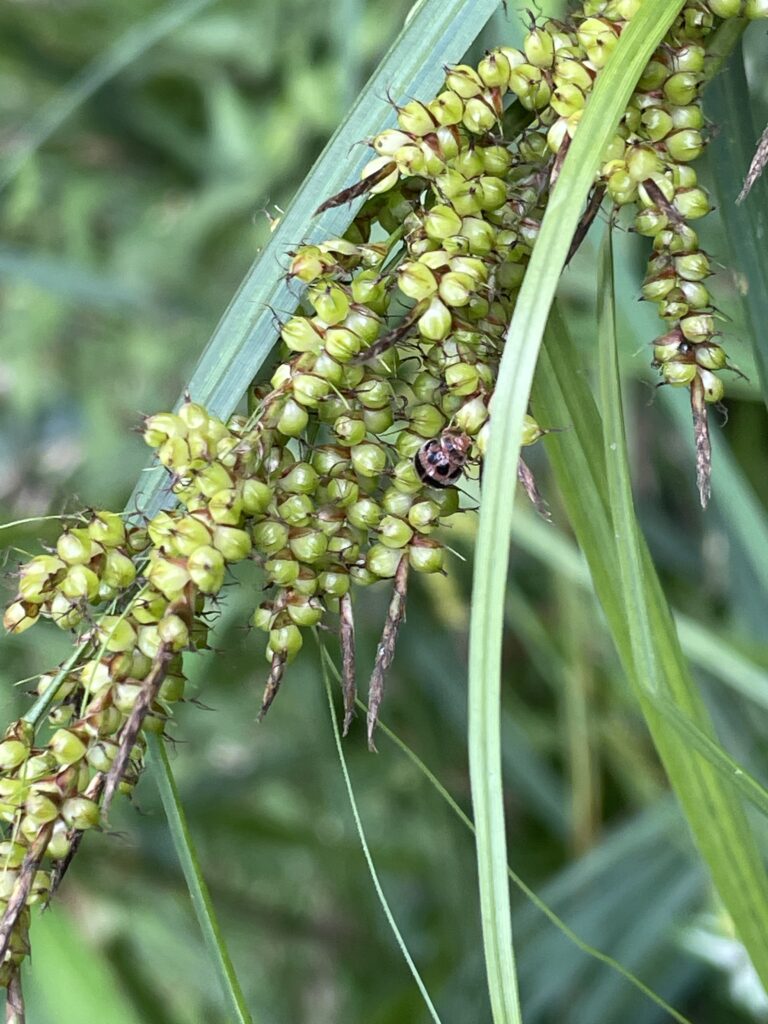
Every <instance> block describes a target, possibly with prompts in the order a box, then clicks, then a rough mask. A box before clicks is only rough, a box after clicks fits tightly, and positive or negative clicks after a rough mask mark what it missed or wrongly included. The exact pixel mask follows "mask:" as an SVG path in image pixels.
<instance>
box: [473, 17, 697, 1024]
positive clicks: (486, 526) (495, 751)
mask: <svg viewBox="0 0 768 1024" xmlns="http://www.w3.org/2000/svg"><path fill="white" fill-rule="evenodd" d="M681 7H682V0H675V2H672V3H670V2H669V0H646V2H645V3H644V4H643V5H642V7H641V8H640V10H639V11H638V13H637V14H636V15H635V16H634V17H633V18H632V20H631V21H630V23H629V25H628V26H627V28H626V29H625V30H624V32H622V35H621V37H620V39H619V42H618V44H617V46H616V49H615V51H614V53H613V55H612V57H611V59H610V60H609V62H608V65H607V67H606V68H605V69H604V70H603V71H602V72H601V74H600V75H599V76H598V78H597V81H596V83H595V88H594V90H593V92H592V94H591V96H590V99H589V102H588V104H587V107H586V110H585V113H584V118H583V120H582V122H581V124H580V125H579V130H578V132H577V133H576V135H575V137H574V139H573V141H572V143H571V146H570V149H569V152H568V155H567V157H566V159H565V162H564V164H563V168H562V171H561V174H560V177H559V179H558V182H557V185H556V186H555V188H554V190H553V193H552V196H551V198H550V201H549V204H548V207H547V212H546V214H545V216H544V220H543V222H542V226H541V231H540V234H539V238H538V240H537V243H536V246H535V248H534V251H533V255H532V258H531V262H530V265H529V267H528V271H527V273H526V275H525V279H524V281H523V285H522V288H521V290H520V296H519V299H518V302H517V306H516V309H515V314H514V317H513V319H512V323H511V324H510V328H509V331H508V334H507V340H506V344H505V347H504V356H503V358H502V361H501V367H500V371H499V379H498V382H497V385H496V391H495V395H494V410H495V412H494V416H493V421H492V430H491V437H490V442H489V446H488V452H487V456H486V458H485V462H484V474H483V500H482V504H481V508H480V523H479V528H478V537H477V547H476V552H475V568H474V582H473V589H472V619H471V624H470V664H469V759H470V775H471V782H472V801H473V806H474V811H475V824H476V827H477V862H478V876H479V886H480V905H481V913H482V922H483V943H484V947H485V959H486V969H487V972H488V985H489V990H490V994H491V1007H492V1012H493V1019H494V1022H495V1024H517V1022H519V1021H520V1019H521V1017H520V1006H519V999H518V994H517V984H516V980H515V960H514V952H513V948H512V928H511V922H510V916H509V884H508V879H507V873H506V864H507V850H506V835H505V826H504V802H503V790H502V777H501V747H500V732H499V724H500V719H499V702H500V696H501V638H502V632H503V608H504V588H505V583H506V575H507V562H508V558H509V548H510V529H511V526H512V517H513V496H512V489H511V488H510V480H514V479H515V475H516V467H517V461H518V458H519V454H520V436H521V431H522V424H523V416H524V415H525V411H526V407H527V405H528V397H529V392H530V388H531V382H532V380H533V373H534V369H535V366H536V360H537V357H538V353H539V347H540V345H541V339H542V336H543V333H544V328H545V326H546V322H547V316H548V313H549V309H550V306H551V305H552V301H553V299H554V296H555V290H556V288H557V282H558V280H559V277H560V273H561V272H562V269H563V266H564V265H565V261H566V258H567V255H568V249H569V247H570V243H571V239H572V238H573V235H574V232H575V231H576V228H577V225H578V222H579V217H580V215H581V211H582V207H583V204H584V202H585V200H586V197H587V194H588V192H589V190H590V188H591V186H592V183H593V182H594V179H595V174H596V173H597V170H598V168H599V165H600V160H601V157H602V154H603V153H604V152H605V149H606V147H607V145H608V144H609V142H610V140H611V138H612V136H613V133H614V131H615V129H616V126H617V124H618V122H619V120H620V118H621V115H622V114H623V112H624V110H625V108H626V104H627V102H628V101H629V98H630V96H631V95H632V91H633V89H634V87H635V85H636V83H637V80H638V79H639V77H640V75H641V73H642V71H643V68H644V67H645V65H646V64H647V62H648V60H649V59H650V57H651V55H652V54H653V51H654V50H655V49H656V47H657V45H658V44H659V43H660V42H661V40H662V39H663V37H664V35H665V34H666V32H667V29H668V28H669V26H670V25H671V24H672V21H673V20H674V18H675V16H676V14H677V12H678V11H679V10H680V8H681ZM543 422H546V420H544V421H543Z"/></svg>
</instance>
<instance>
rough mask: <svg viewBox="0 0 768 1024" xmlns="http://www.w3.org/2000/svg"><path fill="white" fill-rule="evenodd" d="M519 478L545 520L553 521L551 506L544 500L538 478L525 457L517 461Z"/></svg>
mask: <svg viewBox="0 0 768 1024" xmlns="http://www.w3.org/2000/svg"><path fill="white" fill-rule="evenodd" d="M517 479H518V480H519V481H520V483H521V484H522V485H523V490H524V491H525V493H526V494H527V495H528V498H529V499H530V502H531V504H532V505H533V507H534V508H535V509H536V511H537V512H538V513H539V515H540V516H541V518H542V519H543V520H545V522H547V523H551V522H552V514H551V513H550V511H549V507H548V505H547V503H546V501H545V500H544V497H543V496H542V493H541V491H540V490H539V488H538V487H537V485H536V480H535V478H534V475H533V473H532V472H531V469H530V467H529V466H528V464H527V463H526V462H525V461H524V460H523V459H519V460H518V463H517Z"/></svg>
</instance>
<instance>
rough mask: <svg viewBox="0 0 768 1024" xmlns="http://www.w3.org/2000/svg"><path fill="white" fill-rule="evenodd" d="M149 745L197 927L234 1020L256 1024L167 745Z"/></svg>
mask: <svg viewBox="0 0 768 1024" xmlns="http://www.w3.org/2000/svg"><path fill="white" fill-rule="evenodd" d="M147 743H148V747H149V754H150V763H151V765H152V769H153V771H152V774H153V776H154V778H155V782H156V783H157V788H158V790H159V792H160V799H161V800H162V803H163V810H164V811H165V817H166V819H167V821H168V828H169V830H170V833H171V839H172V840H173V846H174V849H175V850H176V856H177V857H178V858H179V863H180V864H181V870H182V871H183V872H184V878H185V880H186V883H187V888H188V890H189V896H190V899H191V901H192V907H193V909H194V911H195V916H196V917H197V923H198V924H199V925H200V931H201V932H202V933H203V938H204V939H205V943H206V946H207V947H208V952H209V953H210V956H211V960H212V962H213V965H214V967H215V969H216V974H217V975H218V978H219V983H220V985H221V991H222V994H223V996H224V1000H225V1002H226V1005H227V1007H228V1009H229V1013H230V1014H231V1019H232V1021H234V1022H236V1024H253V1018H252V1017H251V1014H250V1012H249V1010H248V1006H247V1004H246V1002H245V997H244V995H243V992H242V989H241V988H240V982H239V981H238V979H237V975H236V974H235V969H234V967H233V966H232V960H231V959H230V956H229V951H228V950H227V944H226V942H225V941H224V935H223V934H222V931H221V928H220V926H219V922H218V920H217V918H216V912H215V910H214V908H213V903H212V901H211V895H210V893H209V892H208V886H207V885H206V884H205V879H204V878H203V873H202V871H201V869H200V861H199V860H198V857H197V853H196V851H195V847H194V843H193V842H192V836H191V835H190V832H189V826H188V825H187V819H186V816H185V814H184V808H183V807H182V804H181V799H180V797H179V791H178V788H177V786H176V780H175V779H174V777H173V772H172V770H171V764H170V761H169V760H168V751H167V750H166V748H165V744H164V742H163V741H162V740H161V739H158V737H157V736H154V735H152V734H149V735H148V736H147Z"/></svg>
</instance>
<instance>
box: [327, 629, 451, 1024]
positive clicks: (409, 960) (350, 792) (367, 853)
mask: <svg viewBox="0 0 768 1024" xmlns="http://www.w3.org/2000/svg"><path fill="white" fill-rule="evenodd" d="M318 646H319V648H320V668H321V671H322V675H323V684H324V686H325V695H326V697H327V698H328V709H329V712H330V715H331V725H332V727H333V739H334V742H335V744H336V753H337V754H338V757H339V764H340V765H341V772H342V775H343V776H344V786H345V788H346V790H347V796H348V798H349V806H350V807H351V808H352V816H353V818H354V819H355V828H356V829H357V835H358V838H359V840H360V845H361V846H362V848H363V856H364V857H365V863H366V864H367V865H368V872H369V874H370V876H371V881H372V882H373V887H374V889H375V890H376V895H377V897H378V899H379V903H380V904H381V909H382V910H383V911H384V916H385V917H386V919H387V923H388V924H389V927H390V928H391V930H392V934H393V935H394V936H395V941H396V942H397V944H398V946H399V947H400V952H401V953H402V954H403V959H404V960H405V962H406V964H407V965H408V969H409V971H410V972H411V974H412V975H413V980H414V981H415V982H416V985H417V987H418V989H419V992H420V993H421V997H422V999H423V1000H424V1002H425V1004H426V1007H427V1010H428V1012H429V1015H430V1017H431V1018H432V1020H433V1021H434V1022H435V1024H440V1018H439V1017H438V1015H437V1010H436V1009H435V1006H434V1004H433V1002H432V1000H431V998H430V995H429V992H428V991H427V987H426V985H425V984H424V982H423V980H422V977H421V975H420V974H419V970H418V968H417V967H416V964H415V963H414V962H413V957H412V956H411V954H410V953H409V952H408V947H407V946H406V944H405V939H404V938H403V936H402V933H401V931H400V929H399V928H398V926H397V921H395V917H394V914H393V913H392V910H391V908H390V906H389V903H388V902H387V897H386V896H385V895H384V890H383V889H382V887H381V882H380V881H379V875H378V872H377V871H376V867H375V865H374V863H373V857H372V856H371V850H370V847H369V846H368V840H367V839H366V838H365V830H364V829H363V822H362V820H361V818H360V812H359V810H358V808H357V800H356V799H355V791H354V789H353V788H352V780H351V778H350V776H349V768H348V767H347V759H346V757H345V756H344V747H343V745H342V742H341V731H340V730H339V723H338V720H337V718H336V709H335V708H334V706H333V693H332V691H331V680H330V676H329V674H328V662H329V661H330V658H329V657H328V656H327V653H326V650H325V647H324V646H323V644H322V643H321V642H320V640H319V639H318Z"/></svg>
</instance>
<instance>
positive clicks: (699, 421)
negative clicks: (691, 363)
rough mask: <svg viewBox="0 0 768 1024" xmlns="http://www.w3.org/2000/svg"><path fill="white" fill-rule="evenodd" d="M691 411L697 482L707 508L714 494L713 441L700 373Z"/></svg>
mask: <svg viewBox="0 0 768 1024" xmlns="http://www.w3.org/2000/svg"><path fill="white" fill-rule="evenodd" d="M691 412H692V413H693V435H694V440H695V442H696V483H697V484H698V488H699V500H700V501H701V507H702V508H706V507H707V505H708V504H709V499H710V497H711V495H712V484H711V476H712V443H711V441H710V438H709V423H708V421H707V403H706V400H705V397H704V386H703V385H702V382H701V378H700V377H699V376H698V375H697V376H696V377H694V378H693V380H692V381H691Z"/></svg>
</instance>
